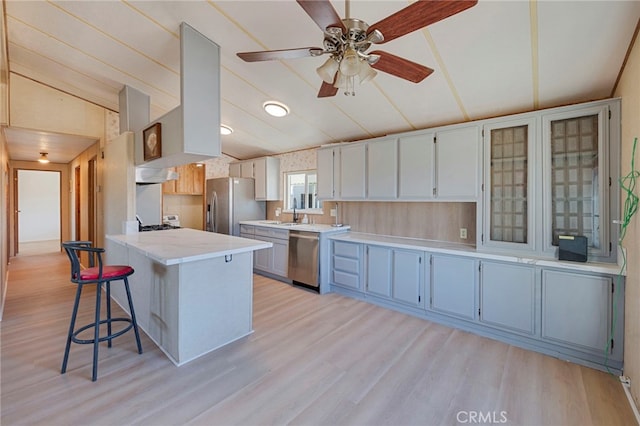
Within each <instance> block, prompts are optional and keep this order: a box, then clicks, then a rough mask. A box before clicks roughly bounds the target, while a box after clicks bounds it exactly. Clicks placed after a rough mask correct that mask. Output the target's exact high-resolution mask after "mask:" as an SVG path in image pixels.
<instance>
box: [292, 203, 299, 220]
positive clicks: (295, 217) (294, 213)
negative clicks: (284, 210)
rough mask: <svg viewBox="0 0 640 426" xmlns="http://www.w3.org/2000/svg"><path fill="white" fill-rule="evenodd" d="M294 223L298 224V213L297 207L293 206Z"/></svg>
mask: <svg viewBox="0 0 640 426" xmlns="http://www.w3.org/2000/svg"><path fill="white" fill-rule="evenodd" d="M293 222H294V223H297V222H298V213H296V206H293Z"/></svg>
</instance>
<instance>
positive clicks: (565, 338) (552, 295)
mask: <svg viewBox="0 0 640 426" xmlns="http://www.w3.org/2000/svg"><path fill="white" fill-rule="evenodd" d="M611 285H612V283H611V279H610V278H606V277H599V276H595V275H585V274H574V273H569V272H559V271H548V270H545V271H543V272H542V338H543V339H546V340H551V341H553V342H556V343H561V344H564V345H571V346H574V347H576V348H578V349H581V350H588V351H590V352H594V353H604V351H605V349H607V348H609V345H608V343H609V339H610V335H609V330H610V328H611V326H610V324H611V323H610V307H611ZM609 349H610V348H609Z"/></svg>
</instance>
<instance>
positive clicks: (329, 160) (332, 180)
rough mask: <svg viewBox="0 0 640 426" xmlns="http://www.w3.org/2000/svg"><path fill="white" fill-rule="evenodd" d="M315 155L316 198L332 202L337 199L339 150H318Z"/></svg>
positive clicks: (332, 148) (331, 148) (333, 148)
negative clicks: (316, 155)
mask: <svg viewBox="0 0 640 426" xmlns="http://www.w3.org/2000/svg"><path fill="white" fill-rule="evenodd" d="M317 154H318V158H317V165H316V169H317V173H318V198H319V199H320V200H332V199H334V198H337V197H336V187H337V182H339V181H340V168H339V165H340V148H337V147H329V148H322V149H318V151H317Z"/></svg>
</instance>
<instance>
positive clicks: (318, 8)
mask: <svg viewBox="0 0 640 426" xmlns="http://www.w3.org/2000/svg"><path fill="white" fill-rule="evenodd" d="M297 2H298V4H299V5H300V7H302V8H303V9H304V11H305V12H307V15H309V17H311V19H313V21H314V22H315V23H316V24H317V25H318V26H319V27H320V29H321V30H322V31H323V32H324V31H326V29H327V28H329V27H338V28H340V29H342V33H343V34H344V33H346V32H347V28H346V27H345V26H344V24H343V23H342V19H340V15H338V12H336V10H335V9H334V8H333V6H332V5H331V2H330V1H329V0H297Z"/></svg>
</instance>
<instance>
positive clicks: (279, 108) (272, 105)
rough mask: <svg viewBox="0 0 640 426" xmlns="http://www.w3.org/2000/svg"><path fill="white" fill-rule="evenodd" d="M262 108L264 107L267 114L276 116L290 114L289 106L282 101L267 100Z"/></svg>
mask: <svg viewBox="0 0 640 426" xmlns="http://www.w3.org/2000/svg"><path fill="white" fill-rule="evenodd" d="M262 108H264V110H265V111H266V112H267V114H269V115H272V116H274V117H284V116H286V115H289V107H288V106H286V105H285V104H283V103H280V102H276V101H267V102H265V103H264V104H262Z"/></svg>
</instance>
